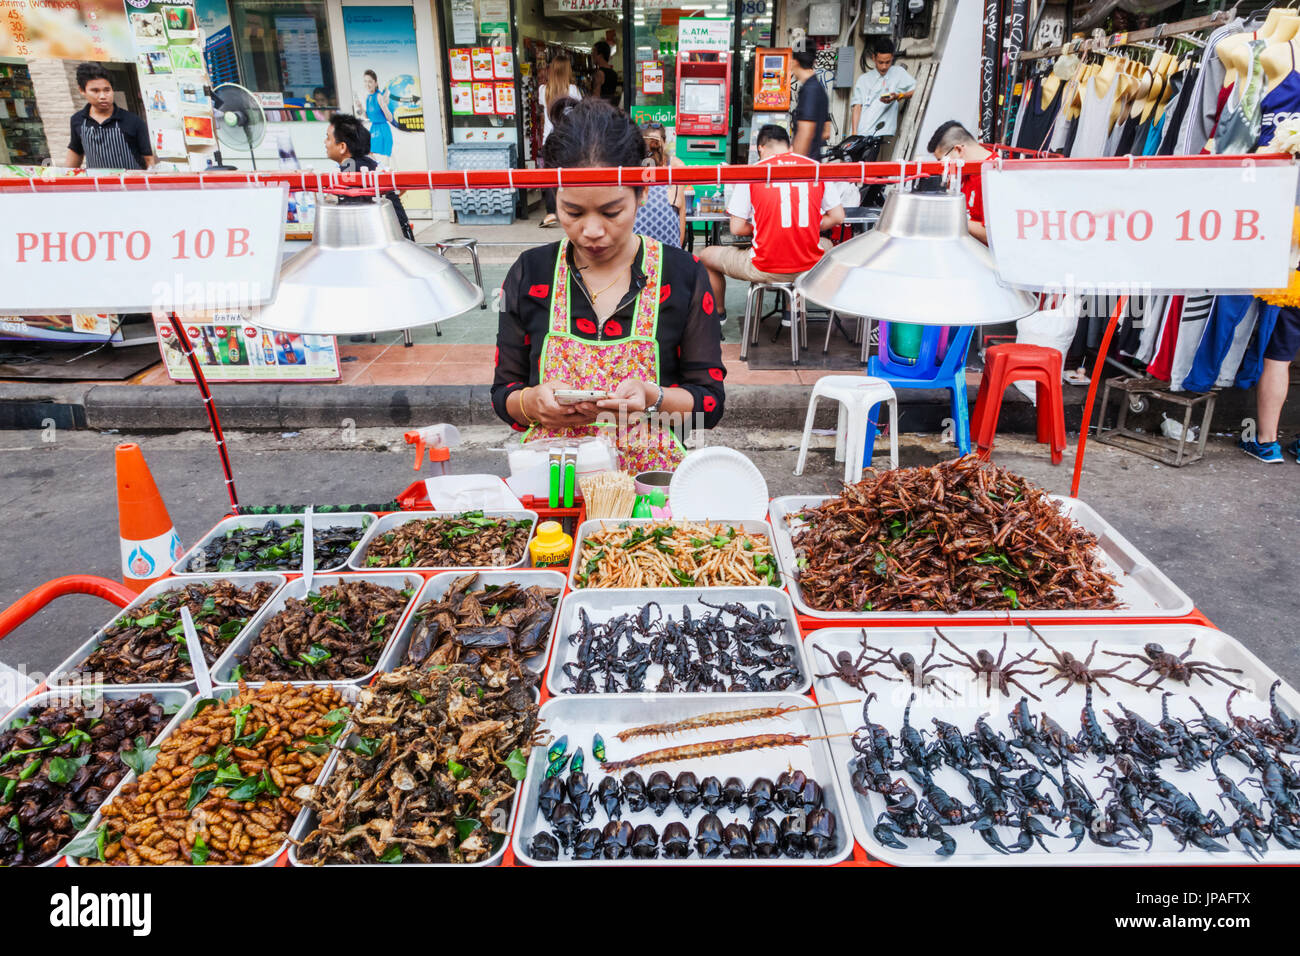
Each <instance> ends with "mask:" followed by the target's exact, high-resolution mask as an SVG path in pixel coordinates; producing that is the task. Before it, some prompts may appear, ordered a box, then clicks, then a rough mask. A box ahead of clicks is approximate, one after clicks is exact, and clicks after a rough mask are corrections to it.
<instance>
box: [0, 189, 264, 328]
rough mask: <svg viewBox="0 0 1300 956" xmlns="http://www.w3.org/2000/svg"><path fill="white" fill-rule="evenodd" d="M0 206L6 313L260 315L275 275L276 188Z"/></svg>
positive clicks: (8, 198)
mask: <svg viewBox="0 0 1300 956" xmlns="http://www.w3.org/2000/svg"><path fill="white" fill-rule="evenodd" d="M159 182H160V185H159V187H158V188H155V189H154V190H152V191H136V190H133V191H131V192H102V193H90V192H59V193H54V192H50V193H42V194H39V195H37V194H32V193H13V194H8V195H4V196H0V222H2V223H3V224H4V225H3V226H0V285H2V286H3V287H4V289H5V306H6V308H7V309H8V310H10V311H13V312H16V313H32V314H35V313H45V312H67V311H94V312H103V311H116V312H135V311H150V310H151V309H164V310H179V309H205V308H214V307H240V306H252V305H261V304H263V303H265V302H268V301H270V300H271V299H272V298H273V297H274V295H275V283H276V279H277V277H278V276H279V272H280V249H281V244H282V242H283V229H282V225H281V224H282V223H283V222H284V215H285V206H286V202H287V193H286V188H285V187H283V186H282V187H278V188H277V187H269V188H268V187H256V188H249V187H236V188H211V189H201V190H200V189H167V188H165V185H164V184H165V178H163V177H159Z"/></svg>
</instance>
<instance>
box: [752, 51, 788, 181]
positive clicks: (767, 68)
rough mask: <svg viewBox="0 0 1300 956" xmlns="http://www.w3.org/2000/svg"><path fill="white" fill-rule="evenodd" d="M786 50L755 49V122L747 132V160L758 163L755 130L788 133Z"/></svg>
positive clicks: (756, 134) (756, 131)
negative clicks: (769, 127)
mask: <svg viewBox="0 0 1300 956" xmlns="http://www.w3.org/2000/svg"><path fill="white" fill-rule="evenodd" d="M793 52H794V51H793V50H791V49H790V48H789V47H783V48H779V49H777V48H771V47H758V48H757V49H756V50H755V51H754V120H753V122H752V123H751V124H750V130H749V161H750V162H751V163H756V162H758V143H757V140H758V130H759V128H760V127H762V126H766V125H768V124H773V125H776V126H780V127H781V128H782V129H784V130H785V131H786V132H787V133H788V132H790V63H791V61H792V59H793Z"/></svg>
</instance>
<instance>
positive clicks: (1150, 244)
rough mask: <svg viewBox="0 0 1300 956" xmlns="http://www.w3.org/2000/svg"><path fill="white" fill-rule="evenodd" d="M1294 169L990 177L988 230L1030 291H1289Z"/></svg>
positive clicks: (1001, 260) (1047, 169)
mask: <svg viewBox="0 0 1300 956" xmlns="http://www.w3.org/2000/svg"><path fill="white" fill-rule="evenodd" d="M1296 177H1297V167H1296V166H1294V165H1292V164H1289V163H1283V164H1267V165H1262V164H1261V165H1256V164H1251V165H1247V166H1224V167H1211V166H1199V167H1196V168H1190V167H1185V168H1168V167H1164V168H1159V169H1093V170H1087V169H1053V168H1051V166H1050V165H1045V166H1036V167H1032V168H1025V169H1015V168H1010V169H1001V170H999V169H996V168H995V167H993V166H992V165H989V166H986V167H985V168H984V224H985V226H986V227H987V229H988V235H989V246H990V247H991V248H992V250H993V258H994V261H995V262H996V263H997V267H998V273H999V275H1000V276H1001V277H1002V280H1003V281H1004V282H1007V283H1008V284H1010V285H1013V286H1019V287H1021V288H1025V289H1037V290H1044V289H1046V290H1049V291H1060V290H1062V289H1064V290H1067V291H1068V290H1069V289H1072V288H1073V289H1079V288H1084V289H1087V290H1090V291H1098V292H1104V291H1108V290H1113V291H1116V292H1123V291H1127V290H1135V291H1184V290H1188V291H1190V290H1199V289H1207V290H1213V291H1220V292H1227V291H1242V290H1253V289H1272V288H1279V287H1282V286H1285V285H1286V284H1287V281H1288V279H1289V278H1290V274H1291V271H1292V270H1293V269H1294V268H1295V260H1294V253H1293V251H1292V247H1291V225H1292V210H1293V208H1294V207H1295V201H1296Z"/></svg>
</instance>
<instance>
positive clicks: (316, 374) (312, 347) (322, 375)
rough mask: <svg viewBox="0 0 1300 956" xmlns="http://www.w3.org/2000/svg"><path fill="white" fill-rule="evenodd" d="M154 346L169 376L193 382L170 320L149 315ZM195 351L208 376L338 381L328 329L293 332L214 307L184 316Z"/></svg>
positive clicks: (220, 379)
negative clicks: (198, 318) (199, 315)
mask: <svg viewBox="0 0 1300 956" xmlns="http://www.w3.org/2000/svg"><path fill="white" fill-rule="evenodd" d="M154 327H155V328H156V329H157V330H158V348H159V350H160V351H161V353H162V358H163V362H164V363H165V364H166V366H167V374H168V375H169V376H170V377H171V379H172V381H173V382H192V381H194V376H193V375H192V374H191V373H190V366H189V362H188V360H187V359H186V358H185V353H184V351H183V350H182V349H181V347H180V345H179V344H178V343H177V342H176V331H175V329H173V328H172V326H171V323H170V322H162V321H159V320H158V319H156V318H155V319H154ZM184 328H185V332H186V334H187V335H188V336H189V340H190V348H191V349H193V351H194V357H195V358H197V359H198V361H199V364H200V365H201V366H202V367H203V374H204V376H205V377H206V378H207V379H208V381H210V382H308V381H310V382H319V381H326V382H331V381H338V379H339V356H338V344H337V342H336V340H335V338H334V336H332V335H295V334H290V333H288V332H272V331H270V330H269V329H263V328H259V327H258V326H256V325H254V324H253V322H252V316H251V313H248V312H213V313H208V314H205V315H204V318H203V322H202V324H198V323H195V324H191V323H189V322H186V323H185V325H184Z"/></svg>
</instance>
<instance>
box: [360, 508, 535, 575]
mask: <svg viewBox="0 0 1300 956" xmlns="http://www.w3.org/2000/svg"><path fill="white" fill-rule="evenodd" d="M467 513H468V512H453V511H395V512H393V513H392V514H387V515H384V516H383V517H382V518H380V519H379V520H378V521H375V522H373V523H372V524H371V525H370V528H369V530H368V531H366V536H365V537H364V538H362V539H361V543H360V544H359V545H357V548H356V550H355V551H353V552H352V557H350V558H349V559H348V568H349V569H350V570H353V571H458V570H474V567H475V566H474V565H450V566H448V565H441V566H436V567H435V566H433V565H412V566H411V567H409V568H400V567H396V568H380V567H367V566H366V555H367V554H368V553H369V551H370V545H371V543H372V542H373V541H374V540H375V538H377V537H378V536H379V535H381V534H387V533H388V532H390V531H392V530H393V529H394V528H398V527H400V526H402V525H404V524H409V523H410V522H412V521H424V520H425V519H426V518H456V517H459V516H460V515H461V514H467ZM483 517H484V518H507V519H510V520H512V521H519V520H522V519H525V518H527V519H528V520H529V521H531V522H532V525H531V527H529V529H528V537H527V538H526V539H525V540H524V553H523V556H522V557H521V558H520V559H519V560H518V561H515V562H513V563H512V564H504V565H502V564H497V565H481V566H479V567H481V568H482V569H483V570H485V571H486V570H490V569H491V568H521V567H524V566H525V565H527V564H528V561H529V553H528V545H529V544H530V543H531V542H532V540H533V535H534V534H535V533H536V531H537V512H535V511H491V510H485V511H483Z"/></svg>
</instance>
